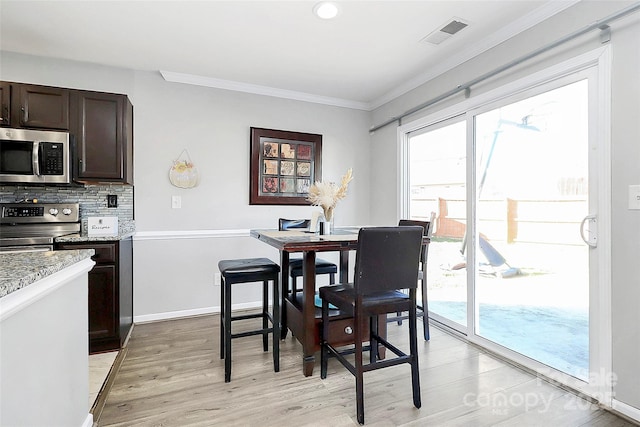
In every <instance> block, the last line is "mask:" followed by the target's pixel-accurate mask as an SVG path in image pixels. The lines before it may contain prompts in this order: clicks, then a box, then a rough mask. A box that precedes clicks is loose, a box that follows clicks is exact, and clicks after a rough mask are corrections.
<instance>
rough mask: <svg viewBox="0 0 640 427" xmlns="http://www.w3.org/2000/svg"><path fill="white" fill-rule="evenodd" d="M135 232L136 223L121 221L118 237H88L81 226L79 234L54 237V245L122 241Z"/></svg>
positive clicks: (84, 228)
mask: <svg viewBox="0 0 640 427" xmlns="http://www.w3.org/2000/svg"><path fill="white" fill-rule="evenodd" d="M135 232H136V223H135V221H122V222H120V223H119V224H118V235H117V236H89V235H87V232H86V227H84V224H83V231H82V232H81V233H79V234H68V235H66V236H62V237H56V238H55V241H56V243H69V242H88V241H91V242H104V241H114V240H122V239H126V238H127V237H131V236H133V235H134V234H135Z"/></svg>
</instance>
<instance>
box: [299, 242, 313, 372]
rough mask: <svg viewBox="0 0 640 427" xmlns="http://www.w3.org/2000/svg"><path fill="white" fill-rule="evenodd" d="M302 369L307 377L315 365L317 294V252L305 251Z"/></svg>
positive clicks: (303, 267)
mask: <svg viewBox="0 0 640 427" xmlns="http://www.w3.org/2000/svg"><path fill="white" fill-rule="evenodd" d="M302 259H303V263H302V276H303V284H302V305H303V307H302V330H303V331H304V338H303V340H302V341H303V342H302V371H303V373H304V376H305V377H310V376H311V375H313V367H314V365H315V360H316V359H315V356H314V347H315V339H316V337H315V302H314V300H315V294H316V252H315V251H305V252H303V255H302Z"/></svg>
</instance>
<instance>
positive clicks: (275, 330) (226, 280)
mask: <svg viewBox="0 0 640 427" xmlns="http://www.w3.org/2000/svg"><path fill="white" fill-rule="evenodd" d="M218 268H219V269H220V275H221V277H220V280H221V283H220V285H221V286H220V358H221V359H224V382H226V383H228V382H229V381H231V340H232V339H234V338H241V337H246V336H250V335H262V348H263V350H264V351H267V350H268V342H269V333H272V334H273V370H274V371H275V372H278V371H280V285H279V282H280V281H279V279H278V277H279V274H280V266H279V265H278V264H276V263H275V262H273V261H271V260H270V259H268V258H247V259H229V260H222V261H220V262H219V263H218ZM269 281H271V282H272V283H273V291H272V293H273V313H269V288H268V284H269ZM249 282H262V311H261V312H260V313H257V314H245V315H240V316H233V315H232V313H231V288H232V287H233V285H234V284H236V283H249ZM254 318H261V319H262V327H261V328H260V329H255V330H251V331H246V332H241V333H237V334H234V333H232V332H231V322H232V321H235V320H243V319H254ZM269 322H271V327H269Z"/></svg>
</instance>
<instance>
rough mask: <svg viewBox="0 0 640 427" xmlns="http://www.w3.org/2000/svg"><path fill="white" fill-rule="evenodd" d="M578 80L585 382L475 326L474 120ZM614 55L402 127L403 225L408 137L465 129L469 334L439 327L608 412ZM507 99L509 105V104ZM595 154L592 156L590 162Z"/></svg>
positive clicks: (545, 73) (605, 52) (604, 52)
mask: <svg viewBox="0 0 640 427" xmlns="http://www.w3.org/2000/svg"><path fill="white" fill-rule="evenodd" d="M577 74H579V75H580V76H582V78H584V76H586V77H587V78H588V79H589V142H588V144H589V150H590V155H589V170H590V172H589V175H590V182H589V189H590V190H589V192H590V194H589V200H590V202H589V210H590V212H589V213H590V214H592V213H593V210H594V209H595V213H596V214H597V222H598V246H597V249H594V250H593V251H591V250H590V280H589V281H590V288H589V295H590V296H589V299H590V302H589V306H590V309H589V311H590V314H589V324H590V326H589V372H590V374H589V379H588V381H586V382H585V381H582V380H579V379H577V378H574V377H572V376H569V375H567V374H564V373H562V372H560V371H557V370H555V369H552V368H549V367H548V366H546V365H543V364H541V363H539V362H536V361H534V360H532V359H529V358H527V357H524V356H522V355H520V354H518V353H516V352H514V351H511V350H508V349H506V348H504V347H502V346H499V345H497V344H495V343H493V342H491V341H489V340H487V339H485V338H482V337H480V336H478V335H476V334H475V332H474V326H475V325H477V324H478V323H477V321H478V310H477V306H476V300H475V278H476V275H477V271H476V264H477V262H476V254H477V252H478V250H479V244H478V238H477V236H478V230H477V217H476V209H477V206H476V188H477V182H476V181H477V180H476V176H477V173H476V172H477V171H476V166H475V165H476V152H475V143H474V117H475V115H477V114H479V113H481V112H484V111H487V110H489V109H491V108H494V107H495V106H496V105H501V104H502V105H504V104H507V103H509V102H513V99H515V98H516V96H525V95H526V94H527V93H531V94H533V93H539V92H540V91H542V90H541V89H540V88H541V87H543V86H546V87H548V88H549V89H546V90H551V88H552V87H553V86H554V85H556V87H557V86H560V85H561V82H563V81H566V82H571V81H572V80H573V81H575V80H576V79H577V78H576V75H577ZM610 93H611V48H610V46H608V45H607V46H603V47H601V48H598V49H595V50H593V51H590V52H587V53H584V54H582V55H579V56H577V57H575V58H572V59H569V60H567V61H564V62H562V63H560V64H557V65H554V66H551V67H549V68H547V69H545V70H542V71H538V72H535V73H533V74H532V75H530V76H527V77H525V78H522V79H520V80H517V81H514V82H511V83H507V84H505V85H503V86H501V87H498V88H496V89H494V90H490V91H488V92H486V93H483V94H480V95H478V96H477V97H472V98H469V99H466V100H464V101H462V102H461V103H459V104H456V105H453V106H451V107H447V108H444V109H443V110H442V111H439V112H437V113H433V114H431V115H428V116H426V117H423V118H420V119H417V120H415V121H412V122H410V123H406V124H404V125H402V126H400V127H398V131H397V141H398V154H399V156H398V159H399V164H398V170H399V191H398V198H399V200H398V202H399V203H398V219H399V218H408V217H409V214H410V208H409V207H410V188H409V184H410V180H409V158H408V156H409V149H408V147H409V138H410V134H411V133H416V132H420V131H421V130H426V129H427V128H429V127H431V126H439V125H441V123H443V122H447V121H452V120H459V119H460V117H461V116H462V117H464V118H463V120H466V123H467V184H466V186H467V230H468V236H469V238H468V240H467V245H468V246H467V251H466V252H467V269H468V271H467V327H466V328H465V327H462V328H461V327H460V326H461V325H459V324H457V323H456V324H455V325H454V324H453V322H447V320H446V319H442V318H441V317H440V316H437V315H436V316H433V314H430V315H431V316H433V317H434V319H435V320H437V321H439V322H441V323H443V324H444V325H445V326H447V327H450V328H452V329H454V330H455V331H456V332H457V333H459V334H461V335H465V336H466V339H468V340H469V341H470V342H472V343H475V344H478V345H480V346H482V347H485V348H487V349H488V350H490V351H491V352H494V353H496V354H497V355H499V356H501V357H505V358H508V359H510V360H512V361H514V362H516V363H517V364H520V365H522V366H523V367H525V368H526V369H530V370H533V371H535V372H537V373H538V374H539V375H541V376H543V377H547V378H549V379H551V380H553V381H558V382H559V383H561V384H564V385H567V386H569V387H571V388H573V389H575V390H578V391H580V392H583V393H585V394H586V395H589V396H591V397H593V398H595V399H597V400H598V401H600V402H601V403H603V404H604V405H606V406H609V407H611V404H612V398H613V386H614V385H615V375H614V374H613V372H612V355H611V348H612V341H611V332H612V331H611V131H610V129H611V126H610V123H611V117H610V115H611V96H610ZM507 99H510V100H509V101H507ZM593 153H596V154H595V155H592V154H593Z"/></svg>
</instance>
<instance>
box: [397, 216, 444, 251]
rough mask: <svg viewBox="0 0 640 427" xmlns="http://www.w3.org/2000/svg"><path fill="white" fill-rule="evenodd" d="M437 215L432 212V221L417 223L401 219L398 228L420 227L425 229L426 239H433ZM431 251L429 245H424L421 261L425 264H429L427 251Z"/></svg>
mask: <svg viewBox="0 0 640 427" xmlns="http://www.w3.org/2000/svg"><path fill="white" fill-rule="evenodd" d="M435 216H436V214H435V212H431V219H430V221H416V220H413V219H401V220H400V221H399V222H398V226H400V227H407V226H420V227H422V229H423V232H422V233H423V236H425V237H429V238H431V235H432V234H433V220H434V218H435ZM428 250H429V245H424V246H423V247H422V252H421V253H420V260H421V261H422V262H423V263H426V262H427V253H428V252H427V251H428Z"/></svg>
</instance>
